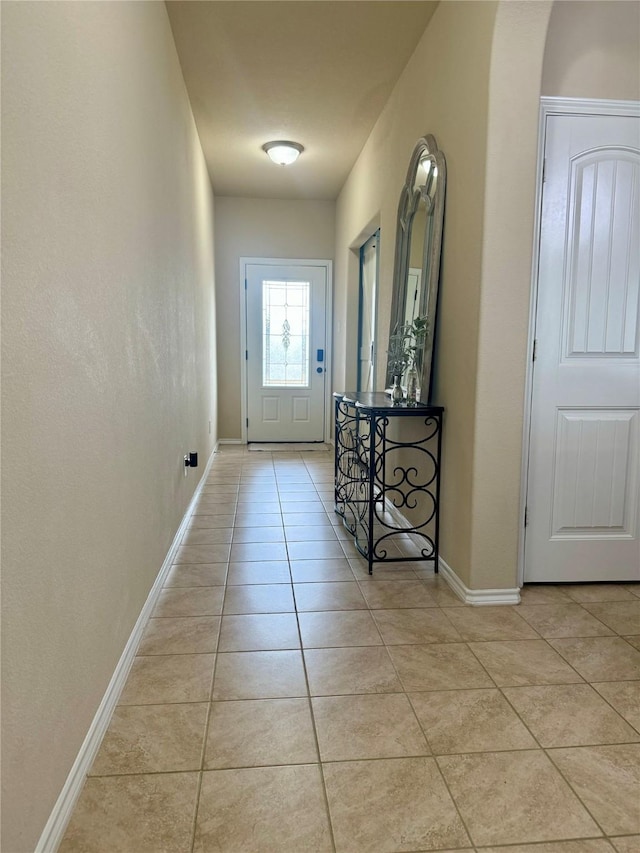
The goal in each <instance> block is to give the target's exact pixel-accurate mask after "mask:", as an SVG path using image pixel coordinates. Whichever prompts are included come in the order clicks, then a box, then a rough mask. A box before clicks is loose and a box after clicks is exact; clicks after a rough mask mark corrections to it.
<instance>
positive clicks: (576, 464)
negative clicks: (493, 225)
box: [524, 115, 640, 581]
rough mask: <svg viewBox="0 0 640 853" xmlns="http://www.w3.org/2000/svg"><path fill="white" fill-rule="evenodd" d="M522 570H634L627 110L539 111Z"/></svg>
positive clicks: (638, 137)
mask: <svg viewBox="0 0 640 853" xmlns="http://www.w3.org/2000/svg"><path fill="white" fill-rule="evenodd" d="M545 161H546V162H545V182H544V185H543V194H542V219H541V237H540V255H539V281H538V304H537V313H536V327H535V328H536V331H535V338H536V347H535V362H534V372H533V396H532V417H531V436H530V455H529V475H528V493H527V527H526V538H525V574H524V579H525V581H623V580H640V540H639V536H640V518H639V511H640V500H639V490H640V460H639V456H638V451H639V439H640V411H639V409H640V362H639V355H640V352H639V350H640V313H639V311H640V298H639V297H640V120H639V119H638V118H637V117H633V116H611V115H591V116H589V115H560V116H558V115H550V116H548V117H547V126H546V145H545Z"/></svg>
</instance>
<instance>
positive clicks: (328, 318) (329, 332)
mask: <svg viewBox="0 0 640 853" xmlns="http://www.w3.org/2000/svg"><path fill="white" fill-rule="evenodd" d="M254 265H255V266H264V267H266V266H274V267H282V266H305V267H320V268H322V269H324V270H325V275H326V302H325V320H324V335H325V338H324V341H325V350H324V364H325V376H326V382H325V401H324V423H323V425H322V429H323V436H324V437H323V440H324V441H325V442H326V441H327V440H328V437H329V436H330V435H331V423H332V419H333V411H332V407H331V401H332V399H333V398H332V393H333V382H332V366H331V363H332V352H333V347H332V337H333V261H329V260H322V259H318V258H312V259H309V258H246V257H242V258H240V353H239V356H240V418H241V443H242V444H247V436H248V432H247V357H246V353H247V267H248V266H254Z"/></svg>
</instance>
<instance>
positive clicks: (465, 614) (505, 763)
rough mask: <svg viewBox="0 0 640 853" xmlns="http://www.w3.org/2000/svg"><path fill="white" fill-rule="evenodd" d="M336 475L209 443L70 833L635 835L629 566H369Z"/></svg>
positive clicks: (638, 617) (246, 840)
mask: <svg viewBox="0 0 640 853" xmlns="http://www.w3.org/2000/svg"><path fill="white" fill-rule="evenodd" d="M332 481H333V462H332V458H331V455H330V454H328V453H325V452H315V453H314V452H311V453H306V454H298V453H274V454H270V453H257V452H248V451H247V450H246V449H244V448H224V449H223V450H222V451H221V452H220V453H218V454H217V456H216V458H215V461H214V463H213V466H212V468H211V472H210V474H209V477H208V480H207V483H206V486H205V487H204V490H203V492H202V495H201V497H200V500H199V502H198V506H197V508H196V510H195V512H194V515H193V516H192V520H191V525H190V528H189V531H188V532H187V533H186V535H185V537H184V540H183V544H182V545H181V547H180V550H179V553H178V555H177V558H176V564H175V565H174V566H173V568H172V570H171V573H170V574H169V576H168V578H167V581H166V585H165V588H164V590H163V592H162V594H161V596H160V600H159V601H158V604H157V607H156V609H155V612H154V614H153V618H152V619H151V620H150V622H149V625H148V627H147V629H146V631H145V634H144V638H143V640H142V643H141V645H140V647H139V652H138V656H137V657H136V659H135V662H134V665H133V668H132V670H131V674H130V676H129V679H128V681H127V684H126V686H125V689H124V691H123V693H122V696H121V698H120V703H119V705H118V707H117V708H116V711H115V713H114V715H113V719H112V721H111V725H110V727H109V730H108V732H107V734H106V736H105V739H104V742H103V744H102V747H101V749H100V752H99V754H98V756H97V758H96V760H95V763H94V765H93V767H92V770H91V773H90V774H89V777H88V779H87V782H86V785H85V787H84V789H83V792H82V794H81V796H80V799H79V801H78V803H77V806H76V809H75V811H74V814H73V817H72V819H71V822H70V825H69V827H68V830H67V833H66V836H65V838H64V840H63V843H62V846H61V848H60V849H61V851H64V853H69V852H70V851H104V852H105V853H115V851H130V853H144V851H149V853H159V851H168V852H169V851H171V853H172V852H173V851H180V853H190V851H197V853H204V851H221V853H235V851H238V852H239V853H263V851H265V853H266V852H267V851H273V853H287V851H291V853H307V851H309V853H311V851H318V853H321V851H337V852H338V853H360V851H371V853H387V851H389V853H390V851H426V850H449V851H451V850H463V849H469V848H476V849H483V850H487V851H494V850H495V848H497V847H500V848H501V850H503V851H508V850H512V851H514V853H515V851H517V853H526V851H530V853H614V851H617V853H632V851H640V779H639V773H640V693H639V687H640V585H635V586H634V585H598V584H596V585H584V586H566V587H556V586H553V587H545V586H539V587H527V588H525V589H524V591H523V596H522V604H521V605H520V606H519V607H483V608H471V607H466V606H463V605H462V603H461V602H460V601H459V600H458V599H457V598H456V597H455V595H453V593H452V592H451V591H450V590H449V588H448V587H447V585H446V583H444V582H443V581H442V580H441V579H440V578H438V577H437V576H435V575H434V574H433V572H432V571H431V570H430V569H420V568H416V566H415V565H414V566H413V567H411V566H410V565H409V564H406V563H405V564H399V565H398V566H396V567H386V568H377V569H375V570H374V576H373V579H370V578H369V577H368V575H367V570H366V566H365V564H364V561H363V560H361V559H360V558H359V557H358V556H357V555H356V552H355V551H354V549H353V545H352V543H351V541H350V539H349V537H348V535H347V534H346V532H345V531H344V530H343V528H342V527H341V525H340V523H339V520H338V518H337V516H335V514H334V512H333V492H332ZM528 845H535V846H528Z"/></svg>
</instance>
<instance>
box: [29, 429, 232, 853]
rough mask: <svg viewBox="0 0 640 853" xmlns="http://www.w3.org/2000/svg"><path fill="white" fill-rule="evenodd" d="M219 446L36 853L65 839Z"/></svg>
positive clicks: (53, 848) (45, 851) (51, 849)
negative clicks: (85, 782) (68, 826)
mask: <svg viewBox="0 0 640 853" xmlns="http://www.w3.org/2000/svg"><path fill="white" fill-rule="evenodd" d="M218 444H220V442H216V445H215V446H214V448H213V450H212V452H211V456H210V457H209V461H208V462H207V465H206V467H205V469H204V471H203V473H202V477H201V478H200V482H199V483H198V485H197V486H196V490H195V492H194V493H193V497H192V499H191V501H190V502H189V506H188V507H187V511H186V512H185V514H184V516H183V519H182V521H181V523H180V527H179V528H178V530H177V532H176V535H175V536H174V539H173V542H172V543H171V547H170V548H169V550H168V552H167V556H166V557H165V559H164V562H163V563H162V566H161V568H160V571H159V572H158V576H157V577H156V579H155V582H154V584H153V586H152V587H151V591H150V592H149V595H148V596H147V600H146V601H145V603H144V606H143V608H142V610H141V611H140V615H139V616H138V619H137V621H136V624H135V625H134V627H133V631H132V632H131V635H130V637H129V639H128V641H127V644H126V646H125V648H124V651H123V652H122V655H121V656H120V660H119V661H118V663H117V666H116V668H115V671H114V673H113V676H112V678H111V681H110V682H109V686H108V687H107V689H106V692H105V694H104V696H103V697H102V702H101V703H100V706H99V707H98V710H97V711H96V715H95V717H94V718H93V720H92V722H91V725H90V726H89V731H88V732H87V736H86V737H85V739H84V741H83V743H82V746H81V747H80V751H79V752H78V755H77V757H76V760H75V761H74V763H73V767H72V768H71V770H70V772H69V775H68V776H67V780H66V782H65V783H64V785H63V787H62V791H61V792H60V796H59V797H58V799H57V800H56V804H55V805H54V807H53V810H52V812H51V814H50V815H49V820H48V821H47V823H46V825H45V827H44V829H43V831H42V835H41V836H40V839H39V841H38V843H37V845H36V848H35V851H34V853H54V851H56V850H57V849H58V847H59V845H60V842H61V841H62V837H63V836H64V833H65V830H66V828H67V824H68V823H69V819H70V818H71V813H72V812H73V809H74V806H75V804H76V802H77V799H78V797H79V796H80V792H81V790H82V787H83V785H84V781H85V778H86V776H87V773H88V772H89V770H90V769H91V765H92V764H93V760H94V758H95V757H96V753H97V752H98V749H99V748H100V744H101V743H102V738H103V737H104V735H105V732H106V731H107V728H108V727H109V722H110V721H111V716H112V714H113V711H114V709H115V707H116V705H117V704H118V699H119V698H120V693H121V692H122V688H123V687H124V684H125V681H126V680H127V676H128V675H129V670H130V669H131V666H132V664H133V659H134V657H135V655H136V651H137V650H138V645H139V644H140V640H141V639H142V634H143V632H144V629H145V627H146V624H147V621H148V619H149V617H150V616H151V613H152V611H153V608H154V607H155V605H156V602H157V600H158V596H159V595H160V592H161V590H162V585H163V584H164V581H165V578H166V576H167V575H168V573H169V570H170V569H171V565H172V563H173V558H174V556H175V554H176V551H177V550H178V547H179V546H180V541H181V540H182V537H183V536H184V534H185V532H186V528H187V526H188V524H189V516H190V515H191V512H192V510H193V507H194V506H195V503H196V501H197V499H198V497H199V496H200V492H201V491H202V487H203V486H204V483H205V481H206V479H207V474H208V473H209V469H210V468H211V463H212V462H213V459H214V455H215V453H216V450H217V449H218Z"/></svg>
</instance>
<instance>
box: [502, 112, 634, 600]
mask: <svg viewBox="0 0 640 853" xmlns="http://www.w3.org/2000/svg"><path fill="white" fill-rule="evenodd" d="M554 115H560V116H566V115H575V116H577V115H584V116H596V115H600V116H603V115H609V116H637V117H640V101H617V100H603V99H601V98H557V97H542V98H540V116H539V119H538V157H537V165H536V197H535V214H534V226H533V229H534V230H533V256H532V262H531V294H530V300H529V329H528V334H527V365H526V373H525V385H524V418H523V434H522V462H521V468H520V514H519V522H518V523H519V531H520V532H519V536H518V578H517V584H518V586H519V587H522V585H523V584H524V567H525V548H526V536H527V529H526V526H525V521H526V510H527V494H528V491H529V452H530V446H531V415H532V408H533V362H534V357H533V356H534V346H535V339H536V311H537V304H538V274H539V261H540V236H541V230H542V187H543V178H544V152H545V146H546V142H547V134H546V129H547V117H549V116H554Z"/></svg>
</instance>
